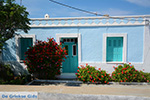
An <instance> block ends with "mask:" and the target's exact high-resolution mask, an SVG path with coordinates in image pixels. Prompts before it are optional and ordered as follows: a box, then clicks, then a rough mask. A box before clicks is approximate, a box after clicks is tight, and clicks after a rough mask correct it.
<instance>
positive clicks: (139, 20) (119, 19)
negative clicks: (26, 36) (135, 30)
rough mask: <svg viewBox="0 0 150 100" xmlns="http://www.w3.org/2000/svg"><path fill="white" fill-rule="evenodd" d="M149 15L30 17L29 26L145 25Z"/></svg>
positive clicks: (149, 18) (149, 17)
mask: <svg viewBox="0 0 150 100" xmlns="http://www.w3.org/2000/svg"><path fill="white" fill-rule="evenodd" d="M146 20H150V15H141V16H113V17H72V18H49V15H48V14H46V15H45V18H31V25H30V27H73V26H122V25H123V26H125V25H146Z"/></svg>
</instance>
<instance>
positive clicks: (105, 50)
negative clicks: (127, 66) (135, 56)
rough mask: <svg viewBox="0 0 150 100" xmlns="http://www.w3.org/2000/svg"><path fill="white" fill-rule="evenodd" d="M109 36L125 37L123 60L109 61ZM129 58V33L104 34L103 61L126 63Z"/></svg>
mask: <svg viewBox="0 0 150 100" xmlns="http://www.w3.org/2000/svg"><path fill="white" fill-rule="evenodd" d="M107 37H123V52H122V53H123V55H122V62H117V61H115V62H114V61H112V62H107V60H106V53H107ZM126 59H127V34H126V33H120V34H119V33H105V34H103V62H104V63H125V62H126Z"/></svg>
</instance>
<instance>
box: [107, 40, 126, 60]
mask: <svg viewBox="0 0 150 100" xmlns="http://www.w3.org/2000/svg"><path fill="white" fill-rule="evenodd" d="M106 44H107V48H106V49H107V50H106V51H107V52H106V61H107V62H118V61H119V62H122V57H123V56H122V55H123V37H107V43H106ZM111 44H112V45H111Z"/></svg>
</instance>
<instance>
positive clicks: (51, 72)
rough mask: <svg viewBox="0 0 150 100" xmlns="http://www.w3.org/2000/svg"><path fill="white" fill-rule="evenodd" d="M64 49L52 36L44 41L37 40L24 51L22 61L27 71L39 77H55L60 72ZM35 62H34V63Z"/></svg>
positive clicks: (64, 53)
mask: <svg viewBox="0 0 150 100" xmlns="http://www.w3.org/2000/svg"><path fill="white" fill-rule="evenodd" d="M65 55H66V50H65V49H63V48H62V47H61V45H58V44H57V43H56V42H55V41H54V39H53V38H50V39H48V42H46V41H37V42H36V43H35V45H34V46H33V47H30V48H29V49H28V51H27V52H26V59H25V61H24V63H25V64H26V65H27V69H28V71H29V73H31V74H33V75H34V76H35V77H36V78H39V79H55V75H59V74H60V68H61V64H62V61H64V60H63V58H65ZM35 62H36V63H35Z"/></svg>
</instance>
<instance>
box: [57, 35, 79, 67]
mask: <svg viewBox="0 0 150 100" xmlns="http://www.w3.org/2000/svg"><path fill="white" fill-rule="evenodd" d="M61 38H77V39H78V65H79V64H80V63H81V34H79V33H72V34H71V33H70V34H56V42H57V43H58V44H60V40H61Z"/></svg>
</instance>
